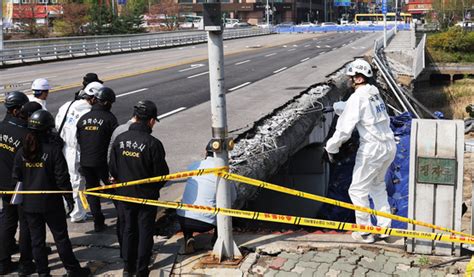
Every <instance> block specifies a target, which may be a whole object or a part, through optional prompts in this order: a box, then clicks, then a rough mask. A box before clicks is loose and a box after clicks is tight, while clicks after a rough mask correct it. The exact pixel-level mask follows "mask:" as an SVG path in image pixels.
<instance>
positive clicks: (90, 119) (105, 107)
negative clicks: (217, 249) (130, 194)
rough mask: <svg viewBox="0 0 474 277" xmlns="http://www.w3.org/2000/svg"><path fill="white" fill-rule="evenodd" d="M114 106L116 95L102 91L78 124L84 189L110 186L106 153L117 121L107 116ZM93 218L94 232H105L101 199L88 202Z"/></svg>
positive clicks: (108, 91)
mask: <svg viewBox="0 0 474 277" xmlns="http://www.w3.org/2000/svg"><path fill="white" fill-rule="evenodd" d="M114 102H115V92H114V91H113V90H112V89H111V88H108V87H102V88H100V89H99V91H98V92H97V94H96V95H95V99H94V102H93V103H94V104H93V105H92V110H91V111H90V112H88V113H86V114H84V115H83V116H82V117H81V118H80V119H79V120H78V122H77V142H78V144H79V147H80V150H81V159H80V165H81V170H80V172H81V174H82V175H83V176H84V178H85V179H86V188H88V189H89V188H95V187H98V186H100V181H101V180H102V182H103V183H104V184H108V183H109V169H108V166H107V150H108V147H109V143H110V137H111V136H112V133H113V131H114V130H115V128H117V126H118V123H117V118H116V117H115V116H114V115H113V114H112V113H111V112H110V109H111V108H112V103H114ZM87 200H88V202H89V205H90V208H91V212H92V215H93V216H94V231H96V232H101V231H103V230H104V229H105V227H106V226H105V223H104V220H105V217H104V215H103V214H102V210H101V207H100V198H98V197H95V196H88V198H87Z"/></svg>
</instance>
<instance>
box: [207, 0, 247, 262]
mask: <svg viewBox="0 0 474 277" xmlns="http://www.w3.org/2000/svg"><path fill="white" fill-rule="evenodd" d="M208 3H209V2H208ZM216 18H217V20H218V21H219V22H220V23H217V24H219V26H216V25H217V24H216V25H214V26H206V20H204V28H205V30H206V29H207V30H208V32H207V45H208V55H209V83H210V90H211V114H212V115H211V121H212V138H213V143H212V148H213V150H214V157H215V158H216V165H215V166H216V167H222V166H227V167H228V166H229V152H228V151H229V145H230V143H229V142H230V139H229V138H228V137H227V136H228V134H227V111H226V100H225V93H226V92H225V83H224V45H223V35H222V33H223V30H222V29H223V28H222V20H221V13H220V9H219V12H218V16H216ZM212 27H214V28H212ZM216 204H217V208H232V197H231V187H230V184H229V183H228V182H227V180H226V179H224V178H220V177H219V178H218V179H217V195H216ZM217 235H218V237H217V241H216V243H215V244H214V249H213V253H214V255H215V256H216V257H217V258H218V260H219V262H222V261H223V260H234V259H238V258H241V257H242V254H241V253H240V251H239V248H238V247H237V245H236V244H235V242H234V238H233V235H232V217H230V216H223V215H220V214H218V215H217Z"/></svg>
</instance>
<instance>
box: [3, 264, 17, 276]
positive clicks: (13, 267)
mask: <svg viewBox="0 0 474 277" xmlns="http://www.w3.org/2000/svg"><path fill="white" fill-rule="evenodd" d="M17 269H18V262H6V263H1V264H0V275H7V274H9V273H11V272H13V271H16V270H17Z"/></svg>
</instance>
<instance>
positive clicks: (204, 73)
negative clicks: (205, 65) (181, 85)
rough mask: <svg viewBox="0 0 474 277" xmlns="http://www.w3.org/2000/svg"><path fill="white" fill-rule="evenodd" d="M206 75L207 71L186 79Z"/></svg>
mask: <svg viewBox="0 0 474 277" xmlns="http://www.w3.org/2000/svg"><path fill="white" fill-rule="evenodd" d="M206 74H209V71H206V72H203V73H199V74H196V75H191V76H189V77H188V79H192V78H196V77H199V76H202V75H206Z"/></svg>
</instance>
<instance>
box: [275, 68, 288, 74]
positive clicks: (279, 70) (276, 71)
mask: <svg viewBox="0 0 474 277" xmlns="http://www.w3.org/2000/svg"><path fill="white" fill-rule="evenodd" d="M287 68H288V67H286V66H285V67H282V68H280V69H277V70H275V71H273V73H275V74H276V73H278V72H282V71H283V70H285V69H287Z"/></svg>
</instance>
